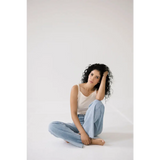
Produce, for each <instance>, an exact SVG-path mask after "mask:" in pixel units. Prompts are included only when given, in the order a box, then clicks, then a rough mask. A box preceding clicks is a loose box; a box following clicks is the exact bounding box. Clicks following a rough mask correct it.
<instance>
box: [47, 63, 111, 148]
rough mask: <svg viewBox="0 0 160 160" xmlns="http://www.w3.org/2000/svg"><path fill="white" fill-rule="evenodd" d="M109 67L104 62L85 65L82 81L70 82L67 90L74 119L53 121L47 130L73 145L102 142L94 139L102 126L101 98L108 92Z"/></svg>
mask: <svg viewBox="0 0 160 160" xmlns="http://www.w3.org/2000/svg"><path fill="white" fill-rule="evenodd" d="M112 78H113V76H112V73H111V71H110V69H109V68H108V67H107V66H106V65H104V64H99V63H96V64H92V65H89V66H88V67H87V68H86V69H85V71H84V72H83V75H82V80H81V81H82V83H81V84H78V85H74V86H73V87H72V89H71V94H70V109H71V117H72V120H73V122H74V123H63V122H59V121H54V122H52V123H51V124H50V125H49V132H50V133H51V134H53V135H54V136H56V137H58V138H62V139H64V140H65V141H66V142H67V143H71V144H73V145H75V146H77V147H80V148H83V146H84V144H85V145H91V144H92V145H104V143H105V141H104V140H103V139H95V137H96V136H97V135H98V134H100V133H101V132H102V129H103V115H104V109H105V107H104V105H103V103H102V102H101V100H103V98H104V97H105V99H106V98H108V97H109V96H110V89H111V80H112Z"/></svg>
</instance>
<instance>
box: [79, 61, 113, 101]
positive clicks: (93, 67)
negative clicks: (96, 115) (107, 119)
mask: <svg viewBox="0 0 160 160" xmlns="http://www.w3.org/2000/svg"><path fill="white" fill-rule="evenodd" d="M93 70H98V71H99V72H100V76H101V78H100V81H99V82H100V83H101V80H102V77H103V73H104V72H105V71H108V75H107V77H106V86H105V100H106V99H107V98H109V97H110V95H111V84H112V79H113V75H112V72H111V71H110V69H109V67H108V66H106V65H105V64H99V63H95V64H89V65H88V67H87V68H86V69H85V70H84V72H83V73H82V79H81V82H82V83H86V82H87V81H88V76H89V74H90V72H91V71H93ZM100 83H98V84H96V85H95V86H94V88H95V89H96V90H98V89H99V86H100Z"/></svg>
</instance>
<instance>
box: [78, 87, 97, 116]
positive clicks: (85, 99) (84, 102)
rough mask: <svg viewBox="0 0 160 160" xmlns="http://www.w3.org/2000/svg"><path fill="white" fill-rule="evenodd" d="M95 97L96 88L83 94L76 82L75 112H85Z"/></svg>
mask: <svg viewBox="0 0 160 160" xmlns="http://www.w3.org/2000/svg"><path fill="white" fill-rule="evenodd" d="M95 99H96V90H95V91H94V92H92V93H91V94H90V95H89V96H85V95H83V93H82V92H81V91H80V86H79V84H78V100H77V114H86V111H87V109H88V107H89V105H90V103H92V102H93V101H94V100H95Z"/></svg>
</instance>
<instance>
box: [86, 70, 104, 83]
mask: <svg viewBox="0 0 160 160" xmlns="http://www.w3.org/2000/svg"><path fill="white" fill-rule="evenodd" d="M100 78H101V76H100V72H99V71H98V70H93V71H91V73H90V74H89V76H88V83H90V84H93V85H94V86H95V85H96V84H97V83H98V82H99V81H100Z"/></svg>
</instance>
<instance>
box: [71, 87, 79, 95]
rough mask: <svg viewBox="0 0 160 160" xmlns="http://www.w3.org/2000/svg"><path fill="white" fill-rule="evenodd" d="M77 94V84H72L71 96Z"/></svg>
mask: <svg viewBox="0 0 160 160" xmlns="http://www.w3.org/2000/svg"><path fill="white" fill-rule="evenodd" d="M77 95H78V85H74V86H72V88H71V96H72V97H77Z"/></svg>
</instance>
